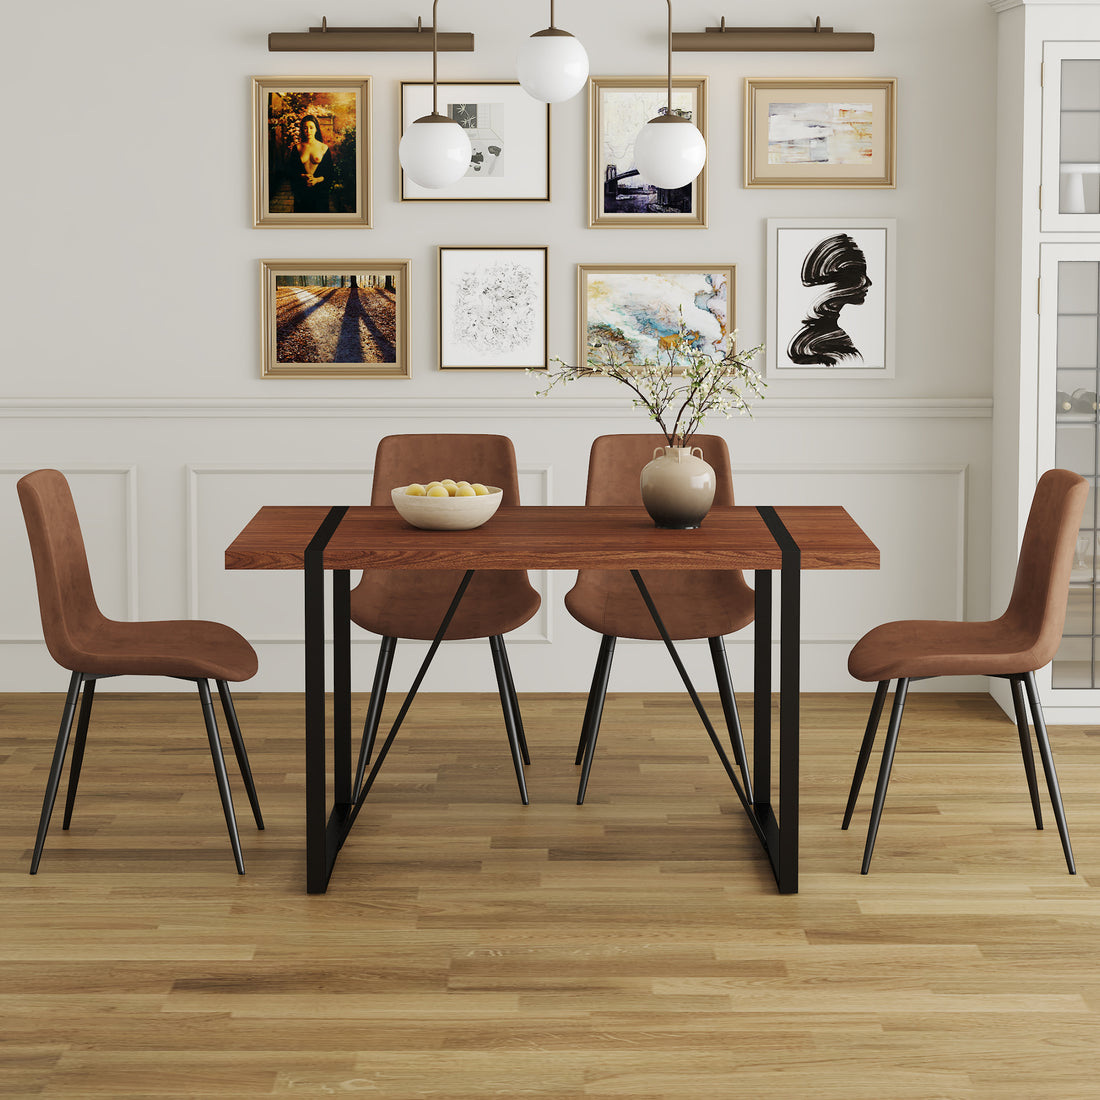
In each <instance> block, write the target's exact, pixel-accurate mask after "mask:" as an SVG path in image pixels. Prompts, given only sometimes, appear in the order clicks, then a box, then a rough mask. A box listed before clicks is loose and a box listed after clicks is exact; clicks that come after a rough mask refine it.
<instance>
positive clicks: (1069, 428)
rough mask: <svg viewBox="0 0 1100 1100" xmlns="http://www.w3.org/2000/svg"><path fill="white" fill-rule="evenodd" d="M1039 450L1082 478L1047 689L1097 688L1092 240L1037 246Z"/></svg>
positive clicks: (1099, 628)
mask: <svg viewBox="0 0 1100 1100" xmlns="http://www.w3.org/2000/svg"><path fill="white" fill-rule="evenodd" d="M1040 253H1041V259H1040V270H1041V282H1040V314H1041V320H1040V329H1039V363H1040V368H1039V391H1038V396H1039V434H1038V443H1039V454H1038V456H1037V457H1038V463H1037V469H1036V476H1038V475H1039V474H1041V473H1042V472H1043V470H1045V469H1048V468H1050V467H1051V466H1059V467H1061V468H1063V469H1067V470H1074V471H1075V472H1077V473H1079V474H1082V475H1083V476H1084V477H1086V478H1088V480H1089V485H1090V488H1089V495H1088V501H1087V503H1086V505H1085V514H1084V517H1083V518H1082V520H1081V529H1080V531H1079V532H1078V537H1077V546H1076V549H1075V552H1074V558H1073V570H1072V573H1071V575H1070V594H1069V604H1068V607H1067V611H1066V625H1065V629H1064V631H1063V635H1062V644H1061V646H1060V647H1059V649H1058V653H1057V655H1056V656H1055V658H1054V661H1053V663H1052V664H1051V666H1050V686H1051V688H1052V689H1069V690H1072V689H1085V690H1090V689H1093V688H1100V601H1098V597H1097V590H1098V587H1100V586H1098V584H1097V582H1098V580H1100V570H1098V565H1100V561H1098V554H1100V547H1098V545H1097V531H1098V524H1097V519H1098V517H1097V511H1096V509H1097V493H1096V486H1097V475H1098V454H1100V450H1098V448H1100V413H1098V400H1097V393H1098V392H1100V243H1098V244H1044V245H1042V247H1041V249H1040Z"/></svg>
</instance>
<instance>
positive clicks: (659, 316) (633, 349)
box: [577, 264, 737, 363]
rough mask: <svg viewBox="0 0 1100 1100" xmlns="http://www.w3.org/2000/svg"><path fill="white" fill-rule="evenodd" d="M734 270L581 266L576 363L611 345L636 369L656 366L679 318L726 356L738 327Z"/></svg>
mask: <svg viewBox="0 0 1100 1100" xmlns="http://www.w3.org/2000/svg"><path fill="white" fill-rule="evenodd" d="M736 289H737V268H736V267H735V266H734V265H733V264H578V265H577V318H578V321H579V322H580V323H579V325H578V326H577V327H578V334H577V337H578V339H577V362H578V363H584V362H586V361H587V359H588V351H589V348H590V347H592V346H594V345H595V344H596V343H607V342H611V343H612V344H614V346H615V347H616V348H617V349H618V352H619V354H620V355H622V356H624V357H626V358H627V360H628V361H629V362H631V363H644V362H645V361H647V360H650V361H653V362H656V361H657V358H658V353H659V352H660V350H661V341H662V340H666V339H667V338H669V337H672V336H675V335H676V334H677V333H679V331H680V318H681V317H683V320H684V324H685V325H686V326H687V327H688V328H689V329H690V330H691V331H692V332H694V333H696V334H698V339H699V341H700V342H701V343H702V344H703V345H704V346H706V347H707V348H708V350H713V351H716V352H718V353H719V354H722V353H724V352H725V350H726V341H727V339H728V338H729V337H730V336H731V335H732V333H733V331H734V329H735V327H736V311H735V308H734V306H735V302H736V298H737V294H736Z"/></svg>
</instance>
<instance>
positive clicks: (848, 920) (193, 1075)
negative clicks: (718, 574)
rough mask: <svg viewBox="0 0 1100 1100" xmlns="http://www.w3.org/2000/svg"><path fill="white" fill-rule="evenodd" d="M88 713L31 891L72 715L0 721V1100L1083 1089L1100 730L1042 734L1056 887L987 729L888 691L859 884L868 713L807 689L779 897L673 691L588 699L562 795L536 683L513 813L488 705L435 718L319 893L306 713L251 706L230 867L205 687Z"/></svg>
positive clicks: (1099, 820) (417, 721) (1099, 894)
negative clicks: (238, 861) (66, 817)
mask: <svg viewBox="0 0 1100 1100" xmlns="http://www.w3.org/2000/svg"><path fill="white" fill-rule="evenodd" d="M102 692H103V693H102V695H101V696H100V697H99V698H97V701H96V714H95V717H94V719H93V724H92V733H91V736H90V738H89V746H88V756H87V758H86V760H85V765H84V775H83V778H82V784H81V791H80V797H79V799H78V801H77V807H76V813H75V816H74V822H73V828H72V829H71V830H70V831H69V832H68V833H66V832H63V831H62V829H61V805H60V802H59V806H58V810H57V813H56V814H55V819H54V823H53V826H52V828H51V830H50V835H49V838H48V840H47V844H46V851H45V856H44V858H43V861H42V867H41V870H40V873H39V874H38V875H37V876H35V877H33V878H32V877H30V876H29V875H28V874H27V868H28V863H29V858H30V851H31V845H32V843H33V839H34V831H35V827H36V823H37V818H38V812H39V806H40V800H41V797H42V790H43V787H44V784H45V779H46V772H47V769H48V766H49V762H50V756H51V751H52V745H53V740H54V737H55V735H56V728H57V721H58V718H59V715H60V710H61V703H62V697H61V696H60V695H57V696H54V695H6V696H0V930H2V931H0V1095H3V1096H5V1097H24V1096H26V1097H32V1096H42V1097H69V1098H71V1097H81V1098H102V1097H111V1098H133V1097H200V1098H203V1100H208V1098H209V1100H214V1098H219V1100H220V1098H233V1100H243V1098H250V1097H269V1096H275V1097H282V1096H293V1097H324V1096H344V1095H352V1094H360V1093H361V1094H363V1095H367V1096H384V1097H398V1098H402V1100H405V1098H408V1100H415V1098H420V1097H432V1098H440V1097H443V1098H454V1100H462V1098H471V1100H473V1098H481V1097H517V1098H518V1097H529V1096H530V1097H543V1098H558V1097H560V1098H568V1097H629V1098H631V1100H656V1098H665V1097H674V1098H685V1100H689V1098H690V1100H695V1098H704V1097H705V1098H710V1097H719V1098H725V1097H735V1096H736V1097H740V1096H746V1097H747V1096H762V1097H781V1098H786V1097H791V1098H800V1100H801V1098H804V1097H811V1096H813V1097H821V1098H836V1100H861V1098H868V1100H886V1098H889V1100H910V1098H912V1100H916V1098H925V1097H929V1098H932V1097H951V1098H972V1097H991V1098H992V1097H996V1098H998V1100H1002V1098H1006V1097H1009V1098H1014V1097H1028V1098H1058V1100H1069V1098H1077V1097H1081V1098H1084V1097H1089V1098H1095V1097H1097V1096H1100V1067H1098V1059H1097V1053H1098V1050H1100V888H1098V884H1100V730H1097V729H1090V728H1087V727H1066V728H1060V729H1055V730H1054V731H1053V741H1054V748H1055V755H1056V759H1057V762H1058V766H1059V770H1060V776H1061V780H1062V787H1063V794H1064V796H1065V802H1066V809H1067V815H1068V818H1069V823H1070V830H1071V835H1072V838H1073V842H1074V848H1075V853H1076V856H1077V864H1078V868H1079V873H1078V875H1077V876H1076V877H1070V876H1069V875H1067V874H1066V869H1065V864H1064V862H1063V859H1062V853H1061V849H1060V846H1059V843H1058V835H1057V832H1056V830H1055V829H1054V827H1053V821H1051V820H1048V828H1047V829H1046V830H1044V831H1043V832H1038V831H1036V830H1035V828H1034V826H1033V824H1032V821H1031V812H1030V808H1029V804H1028V799H1027V791H1026V786H1025V782H1024V776H1023V769H1022V766H1021V763H1020V759H1019V751H1018V743H1017V741H1016V735H1015V731H1014V727H1013V726H1012V725H1011V724H1010V723H1009V722H1008V721H1007V719H1005V718H1004V716H1003V715H1002V714H1001V712H1000V711H999V710H998V709H997V708H996V707H995V705H994V704H993V703H992V702H991V701H990V700H989V699H988V698H986V697H983V696H976V695H932V694H925V693H922V694H917V695H914V696H911V697H910V698H911V702H910V706H909V714H908V715H907V721H906V726H905V728H904V729H903V731H902V742H901V747H900V749H899V754H898V759H897V763H896V767H895V774H894V779H893V782H892V784H891V788H890V796H889V798H888V800H887V806H886V814H885V816H884V819H883V827H882V830H881V833H880V835H879V840H878V848H877V851H876V854H875V861H874V865H873V866H872V870H871V874H870V875H869V876H867V877H861V876H860V874H859V864H860V856H861V852H862V848H863V841H864V831H865V829H866V824H867V812H868V808H869V805H870V796H871V786H870V783H868V784H867V785H866V786H865V790H864V794H863V798H862V799H861V804H860V810H859V813H858V815H857V819H856V821H855V823H854V824H853V828H852V830H851V831H850V832H847V833H845V832H842V831H841V830H840V827H839V826H840V817H841V812H842V809H843V806H844V801H845V798H846V794H847V787H848V783H849V781H850V776H851V768H852V765H853V763H854V760H855V755H856V750H857V748H858V745H859V740H860V736H861V733H862V728H863V723H864V721H865V716H866V710H867V706H868V703H869V700H870V697H869V696H859V695H829V696H806V697H805V698H804V703H803V713H804V734H803V747H804V751H803V757H802V759H803V768H802V775H803V779H802V792H803V798H802V830H803V847H802V871H801V891H800V893H799V894H798V895H797V896H789V897H780V896H778V895H777V894H776V893H775V889H774V884H773V880H772V878H771V874H770V871H769V869H768V866H767V863H766V861H765V859H764V857H763V856H762V854H761V853H760V851H759V850H758V848H757V845H756V842H755V840H754V839H753V837H752V835H751V832H750V829H749V827H748V825H747V823H746V822H745V821H744V820H743V818H742V817H741V814H740V811H739V808H738V806H737V802H736V797H735V795H734V794H733V792H732V790H731V789H730V788H729V787H728V786H727V785H726V784H725V778H724V775H723V773H722V772H721V770H720V768H719V767H718V765H717V763H716V761H715V758H714V756H713V753H712V751H711V749H710V746H709V744H708V743H707V741H706V739H705V735H704V734H703V732H702V730H701V729H700V728H699V726H698V723H697V721H696V719H695V717H694V714H693V712H692V711H691V709H690V705H689V704H687V702H686V700H685V699H683V698H681V697H679V696H666V695H662V696H654V697H648V698H646V697H642V696H638V695H612V696H610V697H609V700H608V707H607V712H606V715H605V719H604V726H603V730H602V733H601V739H600V751H599V753H598V754H597V759H596V766H595V769H594V771H593V777H592V782H591V785H590V788H589V795H588V800H587V803H586V805H585V806H583V807H578V806H576V805H575V791H576V769H575V768H574V766H573V752H574V749H575V745H576V731H577V726H578V723H579V720H580V716H581V712H582V710H583V699H582V698H581V697H579V696H565V695H525V696H524V697H523V704H524V716H525V721H526V726H527V733H528V739H529V741H530V744H531V752H532V756H533V763H532V765H531V767H530V769H529V770H528V782H529V785H530V790H531V800H532V801H531V805H530V806H529V807H526V808H524V807H523V806H521V805H520V804H519V801H518V798H517V796H516V788H515V781H514V776H513V774H512V768H511V762H510V759H509V756H508V753H507V748H506V744H505V740H504V733H503V728H502V725H501V721H500V711H499V705H498V702H497V700H496V699H495V697H492V696H486V695H468V696H467V695H463V696H459V695H426V696H423V697H422V698H421V699H420V700H418V701H417V704H416V705H415V707H414V709H413V711H412V714H411V717H410V723H409V725H408V728H407V729H406V730H405V731H404V732H403V734H402V736H401V737H400V738H399V740H398V741H397V743H396V745H395V747H394V750H393V752H392V754H391V756H390V759H389V760H388V761H387V765H386V767H385V768H384V770H383V772H382V774H381V777H380V779H379V783H378V787H377V789H376V797H374V798H373V800H372V804H370V805H368V808H367V810H366V811H365V812H364V814H363V815H362V817H361V818H360V822H359V825H358V827H357V831H356V832H355V833H354V834H353V835H352V837H351V838H350V839H349V841H348V843H347V844H346V846H345V848H344V850H343V852H342V854H341V856H340V859H339V862H338V864H337V869H336V873H335V875H334V877H333V881H332V884H331V886H330V889H329V892H328V893H327V894H326V895H323V896H314V897H310V896H307V895H306V894H305V893H304V857H303V853H302V837H303V794H302V785H303V764H302V747H301V735H300V729H301V713H302V711H301V699H300V697H298V696H293V695H249V694H248V693H246V692H242V693H241V694H240V695H239V696H238V707H239V712H240V716H241V722H242V725H243V727H244V732H245V737H246V739H247V741H248V744H249V748H250V752H251V756H252V762H253V768H254V771H255V775H256V780H257V783H258V785H259V789H260V797H261V801H262V804H263V809H264V814H265V816H266V819H267V829H266V831H265V832H263V833H258V832H257V831H256V829H255V828H254V826H253V825H252V823H251V819H250V817H249V813H248V804H247V800H246V799H245V797H244V794H243V790H242V788H241V784H240V782H239V777H237V776H236V774H235V769H234V764H233V761H232V756H231V755H230V761H229V768H230V774H231V778H233V780H234V793H235V797H236V805H237V812H238V818H239V821H240V828H241V837H242V842H243V846H244V853H245V862H246V867H247V871H248V874H247V875H246V876H244V877H243V878H242V877H238V876H237V874H236V873H235V871H234V867H233V861H232V857H231V854H230V850H229V844H228V841H227V838H226V834H225V829H224V823H223V821H222V816H221V810H220V807H219V804H218V798H217V791H216V788H215V784H214V780H213V774H212V769H211V766H210V760H209V756H208V753H207V750H206V738H205V734H204V731H203V725H202V718H201V713H200V710H199V705H198V702H197V699H193V698H192V697H190V696H181V695H172V696H164V695H145V696H111V695H109V694H108V693H107V691H106V685H105V686H104V689H102ZM708 701H709V702H710V704H711V705H712V706H713V711H712V713H720V711H719V709H718V707H717V705H716V702H715V700H714V699H709V700H708ZM363 705H364V700H363V699H362V698H361V697H360V698H357V710H356V713H358V714H361V713H362V711H363ZM742 709H743V714H744V715H745V716H746V717H747V716H748V715H750V714H751V708H750V706H749V700H748V699H747V698H745V699H743V700H742ZM872 771H877V760H876V763H875V765H873V769H872ZM868 779H869V780H871V779H873V774H872V775H869V777H868ZM1044 807H1045V808H1046V807H1047V803H1046V800H1045V797H1044ZM1048 819H1049V810H1048Z"/></svg>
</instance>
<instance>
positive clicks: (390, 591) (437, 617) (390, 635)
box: [351, 434, 542, 805]
mask: <svg viewBox="0 0 1100 1100" xmlns="http://www.w3.org/2000/svg"><path fill="white" fill-rule="evenodd" d="M445 477H451V478H454V479H455V480H456V481H457V480H460V479H464V480H466V481H479V482H481V483H482V484H484V485H496V486H499V487H500V489H501V490H502V494H503V495H502V500H501V503H502V504H503V505H505V506H512V505H518V504H519V473H518V472H517V470H516V452H515V449H514V447H513V446H512V441H511V440H510V439H509V438H508V437H507V436H503V435H436V434H433V435H390V436H386V437H385V438H384V439H382V440H381V441H380V442H379V444H378V450H377V452H376V454H375V460H374V483H373V486H372V489H371V504H372V505H374V506H380V507H386V508H392V507H393V502H392V499H391V497H390V491H391V490H392V489H394V488H396V487H397V486H398V485H407V484H409V483H410V482H414V481H419V482H422V483H425V482H429V481H435V480H442V479H443V478H445ZM490 522H492V521H491V520H490ZM462 577H463V570H461V569H436V570H419V569H418V570H400V569H393V570H381V569H368V570H364V572H363V578H362V580H361V581H360V582H359V584H357V585H356V586H355V588H353V589H352V592H351V618H352V622H354V623H356V624H357V625H358V626H361V627H362V628H363V629H364V630H369V631H370V632H371V633H373V634H380V635H381V636H382V643H381V646H380V648H379V652H378V661H377V663H376V665H375V672H374V683H373V686H372V687H371V697H370V704H369V706H368V708H367V717H366V722H365V724H364V728H363V741H362V747H361V748H360V752H359V762H358V767H357V769H356V777H355V790H356V792H358V791H359V790H360V788H361V787H362V785H363V778H364V775H365V772H366V766H367V763H368V762H369V761H370V757H371V753H372V751H373V747H374V741H375V737H376V735H377V733H378V724H379V721H380V719H381V716H382V707H383V705H384V703H385V696H386V687H387V685H388V683H389V677H390V668H391V666H392V664H393V655H394V650H395V648H396V646H397V640H398V639H399V638H405V639H414V640H419V641H430V640H431V639H433V638H434V637H435V635H436V631H437V630H438V629H439V625H440V623H441V622H442V621H443V616H444V614H445V612H446V611H447V608H448V606H449V605H450V603H451V600H452V599H453V597H454V595H455V592H456V590H457V589H458V585H459V583H460V581H461V580H462ZM541 602H542V601H541V597H540V596H539V594H538V593H537V592H536V591H535V590H534V589H533V588H532V587H531V584H530V582H529V581H528V579H527V574H526V573H525V572H524V571H522V570H495V569H482V570H478V571H476V572H475V573H474V575H473V578H472V579H471V581H470V584H469V587H468V588H467V589H466V592H465V594H464V595H463V597H462V602H461V603H460V604H459V605H458V609H457V611H456V612H455V615H454V618H453V619H452V620H451V622H450V624H449V625H448V627H447V632H446V634H445V635H444V636H443V637H444V640H445V641H447V640H456V639H471V638H488V640H489V648H490V651H491V653H492V657H493V667H494V669H495V671H496V679H497V689H498V691H499V693H500V703H501V709H502V711H503V713H504V727H505V731H506V732H507V735H508V743H509V746H510V748H511V751H512V762H513V764H514V766H515V770H516V781H517V782H518V784H519V791H520V797H521V798H522V800H523V802H524V804H525V805H526V803H527V787H526V784H525V782H524V778H523V764H524V763H526V764H529V763H530V762H531V760H530V757H529V756H528V752H527V741H526V738H525V736H524V731H523V720H522V718H521V716H520V710H519V701H518V699H517V698H516V689H515V684H514V682H513V680H512V670H511V666H510V665H509V663H508V653H507V650H506V649H505V647H504V637H503V636H504V635H505V634H507V633H508V631H509V630H515V629H516V627H519V626H522V625H523V624H524V623H525V622H527V621H528V620H529V619H530V618H531V617H532V616H533V615H534V614H535V613H536V612H537V611H538V609H539V605H540V604H541ZM521 756H522V762H521Z"/></svg>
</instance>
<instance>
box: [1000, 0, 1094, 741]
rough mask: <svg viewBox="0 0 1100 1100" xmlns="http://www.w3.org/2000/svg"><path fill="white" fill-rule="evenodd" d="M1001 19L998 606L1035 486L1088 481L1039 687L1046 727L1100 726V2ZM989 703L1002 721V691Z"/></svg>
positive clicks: (1029, 0)
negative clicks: (1054, 646) (1065, 595)
mask: <svg viewBox="0 0 1100 1100" xmlns="http://www.w3.org/2000/svg"><path fill="white" fill-rule="evenodd" d="M989 3H990V5H991V7H993V8H994V10H995V11H997V12H998V15H999V26H998V87H997V111H998V119H997V196H996V231H997V239H996V274H995V280H996V295H995V302H996V307H995V308H996V316H995V341H994V345H995V346H994V351H995V355H996V367H995V382H994V501H993V545H994V552H993V561H992V590H991V606H992V607H993V608H994V614H997V613H998V612H999V610H1000V609H1003V608H1004V607H1005V606H1006V605H1007V602H1008V596H1009V594H1010V593H1011V590H1012V581H1013V577H1014V573H1015V565H1016V555H1017V551H1018V548H1019V544H1020V538H1021V537H1022V535H1023V529H1024V524H1025V523H1026V521H1027V513H1028V509H1029V508H1030V504H1031V496H1032V493H1033V491H1034V487H1035V483H1036V481H1037V480H1038V478H1039V476H1040V475H1041V474H1042V472H1043V471H1044V470H1047V469H1050V468H1051V467H1053V466H1061V467H1064V468H1067V469H1071V470H1075V471H1077V472H1078V473H1080V474H1082V475H1084V476H1085V477H1086V478H1088V479H1089V482H1090V492H1089V497H1088V502H1087V504H1086V508H1085V516H1084V518H1083V520H1082V523H1081V530H1080V532H1079V537H1078V539H1077V546H1076V551H1075V555H1074V564H1073V573H1072V580H1071V592H1070V599H1069V606H1068V611H1067V616H1066V626H1065V630H1064V632H1063V637H1062V642H1061V645H1060V647H1059V650H1058V653H1057V655H1056V657H1055V659H1054V661H1053V662H1052V663H1051V664H1050V665H1049V666H1048V667H1047V668H1045V669H1043V670H1042V671H1041V672H1040V673H1038V674H1037V677H1036V679H1037V681H1038V684H1039V689H1040V696H1041V698H1042V702H1043V707H1044V709H1045V710H1046V712H1047V718H1048V721H1050V722H1052V723H1080V722H1095V721H1100V597H1098V594H1097V590H1098V587H1100V585H1098V580H1100V547H1098V545H1097V537H1098V536H1097V532H1098V529H1100V524H1098V518H1100V517H1098V515H1097V505H1098V502H1097V491H1096V490H1097V482H1098V474H1100V414H1098V412H1097V404H1098V401H1097V396H1096V395H1097V393H1098V392H1100V327H1098V326H1100V2H1096V0H989ZM991 690H992V692H993V694H994V697H995V698H997V699H998V701H999V702H1000V703H1001V705H1002V706H1003V707H1004V708H1005V710H1006V711H1008V712H1009V713H1011V701H1010V698H1009V696H1008V693H1007V691H1005V690H1004V686H1003V684H1001V683H1000V682H998V681H992V687H991Z"/></svg>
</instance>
